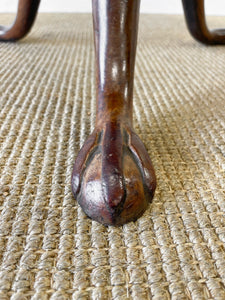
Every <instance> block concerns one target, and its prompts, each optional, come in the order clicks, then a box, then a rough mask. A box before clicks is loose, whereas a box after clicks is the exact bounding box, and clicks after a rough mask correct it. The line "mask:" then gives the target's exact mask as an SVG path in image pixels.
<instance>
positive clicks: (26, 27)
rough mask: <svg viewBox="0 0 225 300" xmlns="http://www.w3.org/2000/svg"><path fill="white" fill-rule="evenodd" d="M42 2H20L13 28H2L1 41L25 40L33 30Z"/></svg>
mask: <svg viewBox="0 0 225 300" xmlns="http://www.w3.org/2000/svg"><path fill="white" fill-rule="evenodd" d="M39 4H40V0H19V4H18V10H17V15H16V19H15V22H14V24H13V25H12V26H11V27H9V28H8V27H4V26H0V41H15V40H19V39H21V38H23V37H24V36H25V35H26V34H27V33H28V32H29V31H30V29H31V27H32V25H33V23H34V20H35V17H36V15H37V11H38V7H39Z"/></svg>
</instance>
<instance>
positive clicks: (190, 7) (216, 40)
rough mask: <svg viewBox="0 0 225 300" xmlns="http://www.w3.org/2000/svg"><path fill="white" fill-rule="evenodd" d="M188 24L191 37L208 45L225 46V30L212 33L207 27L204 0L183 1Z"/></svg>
mask: <svg viewBox="0 0 225 300" xmlns="http://www.w3.org/2000/svg"><path fill="white" fill-rule="evenodd" d="M182 3H183V8H184V15H185V19H186V23H187V26H188V29H189V31H190V33H191V35H192V36H193V37H194V38H195V39H196V40H197V41H199V42H202V43H204V44H207V45H215V44H225V29H215V30H212V31H210V30H209V29H208V27H207V25H206V20H205V8H204V0H182Z"/></svg>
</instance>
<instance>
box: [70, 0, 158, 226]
mask: <svg viewBox="0 0 225 300" xmlns="http://www.w3.org/2000/svg"><path fill="white" fill-rule="evenodd" d="M139 6H140V1H139V0H138V1H137V0H136V1H124V0H111V1H110V0H108V1H106V0H93V23H94V37H95V51H96V70H97V72H96V79H97V80H96V82H97V117H96V127H95V129H94V132H93V133H92V134H91V135H90V137H89V138H88V139H87V141H86V142H85V144H84V146H83V147H82V149H81V151H80V152H79V154H78V156H77V159H76V162H75V165H74V169H73V175H72V190H73V193H74V195H75V198H76V199H77V200H78V202H79V204H80V205H81V206H82V208H83V210H84V211H85V212H86V214H87V215H88V216H90V217H91V218H92V219H94V220H97V221H99V222H101V223H103V224H105V225H121V224H124V223H127V222H129V221H134V220H136V219H137V218H138V217H139V216H141V215H142V214H143V212H144V211H145V210H146V208H147V206H148V204H149V202H150V201H151V200H152V198H153V195H154V191H155V187H156V178H155V173H154V169H153V166H152V163H151V160H150V158H149V156H148V153H147V151H146V149H145V147H144V145H143V143H142V142H141V140H140V139H139V137H138V136H137V135H136V134H135V132H134V130H133V127H132V110H133V109H132V97H133V77H134V64H135V53H136V44H137V31H138V17H139Z"/></svg>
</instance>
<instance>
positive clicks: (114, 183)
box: [72, 122, 156, 225]
mask: <svg viewBox="0 0 225 300" xmlns="http://www.w3.org/2000/svg"><path fill="white" fill-rule="evenodd" d="M155 188H156V177H155V172H154V169H153V166H152V163H151V160H150V158H149V156H148V153H147V150H146V149H145V147H144V145H143V143H142V141H141V140H140V139H139V137H138V136H137V135H136V134H135V133H134V131H133V130H132V129H131V128H130V127H129V126H127V125H125V124H118V123H117V122H107V123H105V124H104V125H103V126H102V127H101V128H96V129H95V130H94V131H93V133H92V134H91V135H90V136H89V137H88V139H87V140H86V142H85V143H84V145H83V147H82V148H81V150H80V152H79V154H78V156H77V159H76V161H75V164H74V168H73V173H72V191H73V194H74V196H75V198H76V199H77V201H78V203H79V204H80V205H81V207H82V208H83V210H84V212H85V213H86V214H87V215H88V216H89V217H90V218H91V219H93V220H96V221H98V222H100V223H102V224H104V225H122V224H125V223H128V222H130V221H135V220H136V219H137V218H139V217H140V216H141V215H142V214H143V213H144V211H145V210H146V209H147V207H148V204H149V203H150V202H151V200H152V198H153V196H154V191H155Z"/></svg>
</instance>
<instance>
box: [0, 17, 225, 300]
mask: <svg viewBox="0 0 225 300" xmlns="http://www.w3.org/2000/svg"><path fill="white" fill-rule="evenodd" d="M0 19H1V22H0V23H4V24H7V23H10V22H11V21H12V19H13V16H12V15H0ZM209 22H210V26H212V27H223V25H224V19H223V18H217V17H211V18H210V19H209ZM0 53H1V55H0V178H1V181H0V299H1V300H5V299H13V300H24V299H32V300H38V299H44V300H46V299H51V300H53V299H54V300H56V299H60V300H64V299H73V300H75V299H82V300H83V299H95V300H97V299H100V300H102V299H116V300H124V299H138V300H146V299H155V300H156V299H157V300H164V299H165V300H167V299H174V300H175V299H177V300H181V299H195V300H201V299H218V300H219V299H220V300H224V299H225V76H224V74H225V47H223V46H216V47H207V46H204V45H201V44H199V43H197V42H196V41H194V40H193V39H192V38H191V37H190V35H189V33H188V31H187V29H186V26H185V23H184V18H183V16H160V15H141V18H140V27H139V40H138V49H137V59H136V70H135V88H134V127H135V130H136V132H137V133H138V134H139V136H140V137H141V139H142V140H143V142H144V144H145V145H146V148H147V150H148V153H149V154H150V157H151V159H152V162H153V165H154V167H155V170H156V175H157V181H158V186H157V190H156V194H155V197H154V200H153V202H152V204H151V205H150V206H149V208H148V210H147V211H146V212H145V214H144V215H143V216H142V217H141V218H140V219H138V220H137V221H136V222H134V223H129V224H127V225H124V226H122V227H117V228H115V227H104V226H103V225H101V224H99V223H97V222H94V221H91V220H90V219H88V218H87V217H86V216H85V214H84V213H83V212H82V210H81V208H80V207H79V205H78V204H77V202H76V200H75V199H74V198H73V196H72V193H71V186H70V176H71V171H72V167H73V162H74V159H75V157H76V155H77V153H78V150H79V149H80V147H81V146H82V144H83V143H84V141H85V139H86V138H87V136H88V135H89V134H90V132H91V131H92V130H93V128H94V122H95V71H94V48H93V37H92V18H91V15H89V14H83V15H82V14H40V15H39V16H38V18H37V21H36V23H35V26H34V28H33V29H32V31H31V33H30V34H29V35H28V36H27V37H26V38H25V39H23V40H22V41H20V42H18V43H15V44H13V43H1V44H0Z"/></svg>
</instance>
